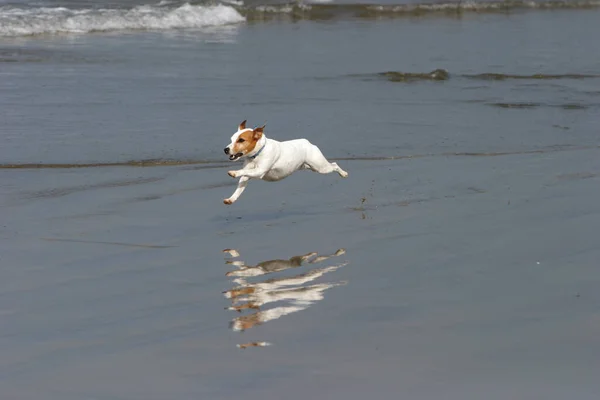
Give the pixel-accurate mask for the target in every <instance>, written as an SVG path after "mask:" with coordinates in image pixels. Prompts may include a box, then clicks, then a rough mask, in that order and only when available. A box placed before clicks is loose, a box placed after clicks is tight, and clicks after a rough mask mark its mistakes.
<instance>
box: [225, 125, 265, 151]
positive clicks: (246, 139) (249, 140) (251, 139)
mask: <svg viewBox="0 0 600 400" xmlns="http://www.w3.org/2000/svg"><path fill="white" fill-rule="evenodd" d="M261 137H262V131H261V132H260V134H259V135H257V134H256V131H253V130H252V129H246V130H245V131H243V132H242V133H241V134H240V135H239V136H238V138H237V139H236V141H235V143H234V144H233V151H232V153H233V154H238V153H242V154H244V155H245V154H248V153H250V152H251V151H252V150H254V148H255V147H256V143H257V142H258V139H260V138H261Z"/></svg>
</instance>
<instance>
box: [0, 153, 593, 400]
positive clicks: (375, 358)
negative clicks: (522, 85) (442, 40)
mask: <svg viewBox="0 0 600 400" xmlns="http://www.w3.org/2000/svg"><path fill="white" fill-rule="evenodd" d="M525 150H526V149H525ZM599 152H600V150H599V149H598V148H594V147H588V148H549V149H543V150H542V151H539V152H533V153H529V152H527V151H523V152H515V153H514V154H488V155H451V154H439V155H436V154H432V155H429V156H424V157H416V158H402V159H397V160H360V159H357V160H340V161H339V164H340V165H341V166H342V167H343V168H345V169H346V170H347V171H348V172H349V173H350V177H349V178H348V179H346V180H344V179H340V178H339V177H338V176H336V175H335V176H334V175H333V174H332V175H325V176H323V175H318V174H314V173H309V172H299V173H297V174H295V175H293V176H291V177H290V178H288V179H286V180H284V181H281V182H279V183H267V182H261V181H252V182H250V184H249V186H248V189H247V190H246V192H245V193H244V194H243V196H242V197H241V198H240V200H239V201H238V202H237V203H235V204H234V205H232V206H225V205H223V204H222V199H223V198H225V197H228V196H229V194H230V193H231V191H232V190H233V189H234V187H235V181H234V180H233V179H231V178H229V177H228V176H227V174H226V171H227V169H226V168H225V167H224V165H223V164H215V165H210V164H209V165H179V166H166V167H96V168H80V169H20V170H7V169H4V170H0V179H2V181H3V182H4V185H3V186H2V190H3V193H1V196H2V197H1V199H2V241H1V242H0V254H1V261H2V265H3V267H2V268H1V269H0V299H1V302H0V321H1V325H2V336H1V338H0V348H1V350H2V357H1V358H0V377H2V380H1V381H0V388H1V393H2V398H3V399H61V400H70V399H144V400H152V399H176V398H178V399H191V398H196V399H233V398H240V397H243V398H246V399H259V398H283V397H286V398H289V399H304V398H329V399H342V398H343V399H360V398H365V397H367V396H369V397H374V398H407V399H433V398H444V399H457V400H458V399H461V400H465V399H482V398H485V399H507V398H520V399H526V398H545V399H563V398H566V397H568V396H569V393H572V392H573V391H576V392H577V396H576V398H577V399H593V398H595V396H596V395H597V393H598V392H599V390H600V384H599V383H598V380H597V379H596V375H597V371H598V369H599V367H600V361H599V360H600V359H599V358H598V357H597V354H598V352H599V351H600V343H599V342H598V339H597V338H598V337H599V334H600V312H599V311H598V310H599V309H598V305H599V304H600V292H599V291H598V290H597V288H598V284H599V283H600V274H599V273H598V260H599V259H600V246H598V226H600V186H599V183H600V175H599V171H600V157H598V156H599V154H600V153H599ZM238 165H239V164H238ZM211 167H214V168H211ZM227 167H230V165H227ZM226 249H235V251H230V252H229V253H227V252H225V253H224V252H223V250H226ZM338 249H344V250H345V252H344V251H342V252H340V253H339V254H338V255H337V256H334V257H332V258H329V259H325V260H322V261H321V260H316V261H317V262H313V263H311V262H310V259H307V260H306V262H303V263H301V265H300V264H298V265H295V266H293V267H292V268H289V269H286V270H282V271H279V272H271V273H267V274H264V275H261V276H255V277H251V278H246V279H245V280H239V279H238V281H237V282H236V281H234V279H236V277H235V276H226V273H227V272H228V271H237V270H240V266H242V269H243V268H244V267H243V266H244V265H246V266H256V265H257V264H259V263H261V262H265V261H269V260H277V259H280V260H288V259H290V258H291V257H294V256H302V255H306V254H308V253H311V252H316V253H318V255H312V257H313V258H312V260H313V261H315V258H314V257H317V256H325V255H332V254H333V253H335V252H336V250H338ZM232 255H233V256H232ZM236 260H237V261H241V262H239V263H237V264H238V265H235V263H232V262H234V261H236ZM228 261H229V263H227V262H228ZM269 265H272V263H271V264H269ZM288 267H289V265H288ZM327 267H335V268H330V269H329V270H327V271H322V270H319V269H323V268H327ZM284 269H285V268H284ZM315 271H317V272H315ZM263 272H264V271H263ZM266 272H270V271H266ZM307 273H309V274H311V273H312V274H317V275H318V274H319V273H321V275H319V276H316V278H315V277H314V276H313V277H311V278H310V279H309V281H307V282H304V283H301V284H299V285H296V286H285V283H284V285H283V286H277V283H282V282H283V281H285V280H286V279H287V278H293V277H297V276H298V275H301V274H307ZM313 278H314V279H313ZM278 279H279V280H278ZM269 280H270V281H269ZM265 282H266V283H269V282H271V283H273V282H275V286H277V287H278V288H279V289H280V290H281V289H282V288H283V289H285V288H288V289H289V288H290V287H294V288H296V289H298V290H297V291H296V292H294V293H295V294H294V293H292V294H290V292H289V291H288V292H283V293H285V294H286V296H287V297H286V298H284V299H283V300H273V301H274V302H272V303H268V304H266V303H265V304H264V305H263V306H262V307H259V308H255V309H252V308H248V309H243V310H241V312H240V313H238V312H236V311H234V310H227V309H226V308H227V307H230V306H232V299H227V298H226V297H225V296H224V294H223V293H222V292H223V291H227V290H230V289H232V288H235V287H238V286H239V287H246V288H247V287H252V288H255V289H256V288H257V287H259V286H260V285H258V286H257V285H256V284H257V283H265ZM289 283H290V282H288V284H289ZM293 283H294V282H291V284H293ZM296 283H297V282H296ZM249 285H250V286H249ZM252 285H254V286H252ZM315 285H321V286H315ZM328 285H329V286H330V287H325V286H328ZM263 286H264V285H263ZM273 287H274V286H271V289H273ZM302 288H304V289H302ZM307 288H309V289H307ZM313 289H315V290H314V291H313ZM317 289H318V290H317ZM261 290H263V292H262V293H264V291H265V290H266V291H268V288H267V289H265V288H264V287H263V289H261ZM311 291H312V295H313V296H312V297H310V296H309V297H307V298H305V297H302V296H304V295H306V294H307V293H308V292H311ZM280 293H281V292H280ZM299 293H300V294H299ZM302 293H303V294H302ZM284 297H285V296H284ZM262 299H263V300H265V299H264V297H263V298H262ZM254 300H256V297H255V298H254ZM277 307H280V310H283V311H281V312H280V313H279V314H278V315H276V316H275V317H273V315H271V317H273V318H272V319H271V320H269V318H271V317H268V318H267V317H265V315H266V314H265V313H264V312H263V311H265V310H269V309H272V308H277ZM285 307H288V308H287V309H286V308H285ZM289 307H296V309H293V310H292V309H291V308H289ZM286 310H287V311H286ZM261 312H262V313H263V314H262V316H263V317H261V316H260V314H259V315H257V313H261ZM244 317H245V319H243V318H244ZM236 318H242V321H245V322H246V323H245V325H244V327H245V330H244V331H236V330H234V329H231V328H232V327H233V326H234V325H233V324H232V321H234V319H236ZM261 318H263V319H262V320H261ZM262 342H265V343H262ZM261 344H265V346H263V345H261ZM266 344H269V346H266ZM237 345H241V348H239V347H238V346H237ZM32 382H34V383H35V384H32ZM540 396H542V397H540Z"/></svg>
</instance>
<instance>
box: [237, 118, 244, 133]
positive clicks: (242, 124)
mask: <svg viewBox="0 0 600 400" xmlns="http://www.w3.org/2000/svg"><path fill="white" fill-rule="evenodd" d="M243 129H246V120H243V121H242V123H241V124H240V126H238V130H239V131H241V130H243Z"/></svg>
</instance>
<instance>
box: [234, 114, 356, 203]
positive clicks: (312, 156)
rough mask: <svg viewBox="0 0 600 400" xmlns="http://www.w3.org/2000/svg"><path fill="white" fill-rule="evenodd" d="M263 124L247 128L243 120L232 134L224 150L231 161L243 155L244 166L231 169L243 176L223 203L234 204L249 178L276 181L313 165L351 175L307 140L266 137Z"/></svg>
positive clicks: (316, 168)
mask: <svg viewBox="0 0 600 400" xmlns="http://www.w3.org/2000/svg"><path fill="white" fill-rule="evenodd" d="M264 128H265V127H264V126H262V127H260V128H254V129H250V128H246V121H244V122H242V123H241V124H240V126H239V127H238V130H237V132H236V133H234V134H233V136H232V137H231V144H230V145H229V146H227V147H225V154H228V155H229V159H230V160H231V161H236V160H238V159H240V158H243V159H244V168H242V169H240V170H237V171H229V172H228V174H229V176H231V177H232V178H240V180H239V182H238V187H237V189H236V190H235V192H233V194H232V195H231V197H229V198H228V199H225V200H223V203H225V204H233V203H234V202H235V201H236V200H237V199H238V198H239V197H240V195H241V194H242V192H243V191H244V189H246V185H247V184H248V180H250V179H262V180H264V181H269V182H276V181H279V180H282V179H283V178H287V177H288V176H290V175H291V174H292V173H293V172H295V171H298V170H299V169H310V170H312V171H315V172H318V173H320V174H329V173H331V172H337V173H338V174H340V176H341V177H342V178H346V177H348V173H347V172H346V171H344V170H343V169H341V168H340V167H339V166H338V165H337V164H336V163H330V162H329V161H327V159H326V158H325V156H323V153H321V150H319V148H318V147H317V146H315V145H314V144H312V143H310V142H309V141H308V140H306V139H296V140H288V141H285V142H278V141H277V140H273V139H267V137H266V136H265V135H263V131H264Z"/></svg>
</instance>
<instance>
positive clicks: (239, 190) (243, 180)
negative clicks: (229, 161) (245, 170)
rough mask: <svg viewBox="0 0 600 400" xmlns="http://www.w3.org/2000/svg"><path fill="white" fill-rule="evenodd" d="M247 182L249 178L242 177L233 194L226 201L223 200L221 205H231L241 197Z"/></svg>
mask: <svg viewBox="0 0 600 400" xmlns="http://www.w3.org/2000/svg"><path fill="white" fill-rule="evenodd" d="M249 180H250V178H248V177H246V176H242V177H241V178H240V180H239V182H238V186H237V188H236V189H235V192H233V194H232V195H231V196H230V197H229V198H228V199H225V200H223V203H225V204H227V205H229V204H233V203H234V202H235V201H236V200H237V199H238V198H239V197H240V196H241V195H242V193H243V192H244V190H245V189H246V185H248V181H249Z"/></svg>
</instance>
